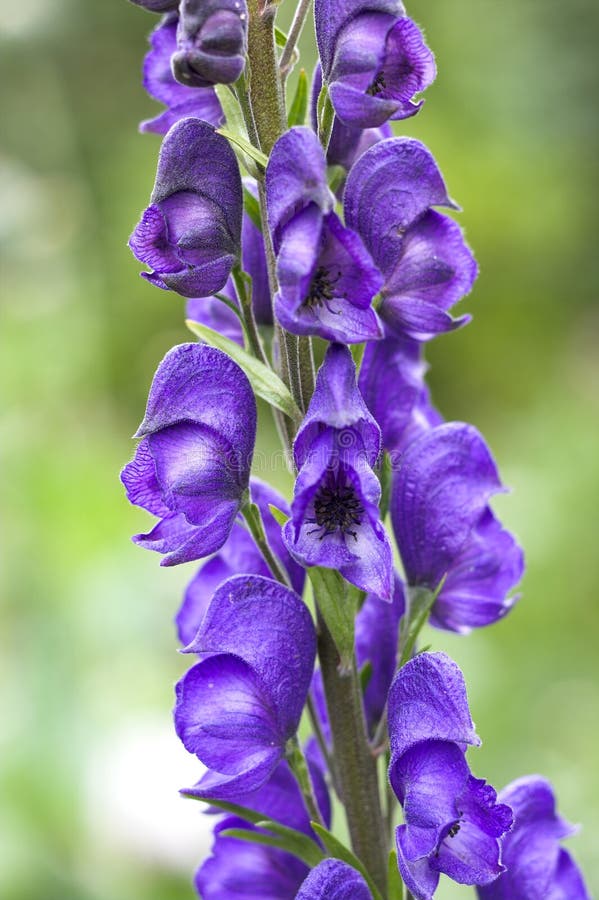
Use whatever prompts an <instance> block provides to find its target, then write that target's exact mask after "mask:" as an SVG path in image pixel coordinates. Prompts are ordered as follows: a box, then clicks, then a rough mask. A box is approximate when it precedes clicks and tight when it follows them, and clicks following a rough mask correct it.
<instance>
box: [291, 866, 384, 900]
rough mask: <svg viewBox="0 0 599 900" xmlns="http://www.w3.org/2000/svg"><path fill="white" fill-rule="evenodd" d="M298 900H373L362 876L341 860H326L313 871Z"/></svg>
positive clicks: (302, 887) (303, 885) (298, 895)
mask: <svg viewBox="0 0 599 900" xmlns="http://www.w3.org/2000/svg"><path fill="white" fill-rule="evenodd" d="M296 900H372V894H371V893H370V890H369V889H368V885H367V884H366V882H365V881H364V879H363V877H362V875H361V874H360V873H359V872H357V871H356V869H353V868H352V867H351V866H348V865H347V863H344V862H342V861H341V860H340V859H325V860H323V862H321V863H319V864H318V865H317V866H316V868H315V869H312V871H311V872H310V874H309V875H308V877H307V878H306V880H305V881H304V883H303V884H302V886H301V889H300V891H299V893H298V894H297V897H296Z"/></svg>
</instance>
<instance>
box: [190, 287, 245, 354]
mask: <svg viewBox="0 0 599 900" xmlns="http://www.w3.org/2000/svg"><path fill="white" fill-rule="evenodd" d="M220 293H222V294H223V295H224V296H225V297H228V299H229V300H231V302H232V303H234V304H235V306H238V303H237V297H236V295H235V286H234V285H233V281H232V279H231V278H229V280H228V281H227V283H226V285H225V286H224V288H223V289H222V291H220ZM185 317H186V318H187V319H191V321H192V322H199V323H200V324H201V325H206V326H207V327H208V328H212V330H213V331H217V332H218V333H219V334H222V335H223V337H226V338H229V340H230V341H235V343H236V344H239V345H240V346H241V347H243V328H242V327H241V321H240V319H239V317H238V316H237V315H235V313H234V312H233V310H232V309H231V308H230V307H228V306H227V304H226V303H223V301H222V300H220V299H219V298H218V297H193V298H190V299H189V300H188V301H187V304H186V313H185Z"/></svg>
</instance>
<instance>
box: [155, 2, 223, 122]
mask: <svg viewBox="0 0 599 900" xmlns="http://www.w3.org/2000/svg"><path fill="white" fill-rule="evenodd" d="M178 21H179V18H178V16H177V15H176V13H174V14H171V15H169V16H165V18H164V19H163V21H162V22H161V23H160V24H159V25H157V26H156V28H155V29H154V31H153V32H152V34H151V35H150V45H151V50H150V51H149V52H148V53H147V54H146V56H145V59H144V65H143V84H144V87H145V89H146V91H147V92H148V94H149V95H150V97H153V98H154V99H155V100H159V101H160V103H164V105H165V106H166V107H167V109H166V110H165V111H164V112H163V113H161V114H160V115H159V116H156V117H155V118H154V119H148V120H147V121H145V122H142V123H141V125H140V126H139V130H140V131H153V132H155V133H156V134H166V133H167V131H168V130H169V128H171V127H172V126H173V125H174V124H175V123H176V122H179V121H180V119H184V118H185V117H186V116H195V118H197V119H204V120H205V121H206V122H209V123H210V124H211V125H220V124H222V121H223V118H224V116H223V111H222V108H221V105H220V103H219V101H218V97H217V96H216V94H215V92H214V88H212V87H207V88H190V87H185V86H184V85H182V84H180V83H179V82H178V81H177V80H176V79H175V76H174V75H173V72H172V69H171V57H172V55H173V53H174V52H175V51H176V49H177V23H178Z"/></svg>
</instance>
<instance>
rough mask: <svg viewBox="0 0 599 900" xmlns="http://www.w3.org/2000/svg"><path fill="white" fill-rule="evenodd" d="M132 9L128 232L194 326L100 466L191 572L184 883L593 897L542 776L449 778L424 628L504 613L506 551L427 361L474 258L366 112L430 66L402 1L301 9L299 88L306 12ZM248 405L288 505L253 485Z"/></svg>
mask: <svg viewBox="0 0 599 900" xmlns="http://www.w3.org/2000/svg"><path fill="white" fill-rule="evenodd" d="M134 2H136V3H137V4H138V5H140V6H143V7H145V8H146V9H148V10H149V11H150V12H154V13H162V14H164V16H163V18H162V19H161V21H160V22H159V23H158V25H157V27H156V28H155V29H154V31H153V32H152V34H151V36H150V50H149V52H148V54H147V56H146V59H145V63H144V84H145V87H146V89H147V91H148V93H149V94H150V95H151V97H153V98H154V99H155V100H158V101H160V102H161V103H162V104H163V105H164V107H165V108H164V109H163V110H162V111H161V112H160V113H159V114H158V115H157V116H156V117H155V118H153V119H150V120H148V121H145V122H143V123H142V125H141V130H142V131H145V132H148V131H149V132H154V133H158V134H160V135H162V136H163V141H162V148H161V151H160V155H159V160H158V170H157V174H156V180H155V184H154V189H153V191H152V194H151V197H150V204H149V206H148V207H147V209H146V210H145V211H144V212H143V213H142V216H141V219H140V221H139V223H138V225H137V226H136V227H135V229H134V231H133V234H132V235H131V238H130V247H131V250H132V251H133V253H134V255H135V256H136V258H137V259H138V260H139V261H140V262H141V263H143V264H144V265H145V266H146V267H147V271H144V272H143V273H142V275H143V277H144V278H145V279H146V280H147V281H148V282H149V283H150V284H151V285H154V286H156V287H159V288H161V289H162V290H164V291H170V292H171V293H173V294H175V295H180V296H182V297H184V298H186V313H187V318H188V320H189V321H188V324H189V326H190V328H191V330H192V331H193V332H194V333H195V334H196V335H199V336H200V340H201V342H198V343H188V344H181V345H180V346H177V347H175V348H174V349H172V350H171V351H170V352H169V353H168V354H167V355H166V357H165V358H164V360H163V361H162V362H161V363H160V365H159V367H158V370H157V372H156V375H155V378H154V381H153V384H152V387H151V390H150V395H149V400H148V405H147V410H146V415H145V418H144V420H143V422H142V424H141V426H140V428H139V430H138V432H137V435H136V437H137V438H138V439H139V443H138V445H137V448H136V451H135V456H134V458H133V460H132V461H131V462H130V463H129V464H128V465H127V466H125V468H124V470H123V472H122V481H123V484H124V486H125V489H126V491H127V496H128V498H129V500H130V501H131V502H132V503H133V504H136V505H137V506H140V507H142V508H143V509H144V510H146V511H147V512H149V513H151V514H152V515H153V516H155V517H156V518H157V519H158V522H157V524H155V525H154V527H153V528H152V529H151V530H150V531H149V532H148V533H146V534H139V535H137V536H136V537H135V538H134V541H135V542H136V543H138V544H140V545H141V546H143V547H146V548H148V549H152V550H156V551H158V552H159V553H161V554H162V556H163V559H162V563H163V564H164V565H178V564H182V563H190V562H195V563H196V564H197V561H201V562H200V565H199V568H196V569H195V570H194V572H193V573H192V575H191V580H190V581H189V583H188V586H187V588H186V590H185V594H184V598H183V603H182V605H181V607H180V609H179V611H178V613H177V614H176V627H177V632H178V636H179V639H180V641H181V644H182V645H183V650H182V652H183V653H185V654H193V655H194V656H195V657H196V661H195V662H194V664H193V665H192V666H191V668H190V669H189V671H187V673H186V674H185V675H184V676H183V677H182V678H181V680H180V681H179V683H178V684H177V687H176V702H175V710H174V718H175V727H176V731H177V734H178V736H179V738H180V739H181V741H182V743H183V745H184V746H185V748H186V749H187V750H188V751H189V752H190V753H192V754H195V755H196V756H197V757H198V759H199V760H200V761H201V763H202V764H203V766H204V774H203V775H202V776H201V778H200V780H199V781H198V782H197V784H195V785H194V786H192V787H188V788H186V789H184V790H183V794H184V795H185V796H187V797H193V798H195V799H198V800H201V801H204V802H205V803H207V804H208V807H209V812H211V813H212V814H213V815H215V818H214V821H215V822H216V825H215V828H214V843H213V848H212V853H211V855H210V857H209V858H208V859H207V860H205V861H204V862H203V863H202V865H201V866H200V868H199V870H198V872H197V875H196V880H195V887H196V889H197V892H198V894H199V895H200V896H201V897H204V898H206V900H234V898H240V900H241V898H242V897H244V898H256V900H258V898H262V900H264V898H267V900H293V898H296V897H297V898H299V900H318V898H322V900H389V898H390V897H392V896H393V897H395V896H399V893H398V892H400V891H401V890H402V884H403V886H405V889H406V891H407V892H408V896H410V897H411V898H413V900H431V898H432V897H433V896H434V894H435V891H436V889H437V885H438V883H439V879H440V876H441V875H445V876H447V877H449V878H450V879H452V880H453V881H455V882H457V883H459V884H462V885H469V886H475V887H476V889H477V891H478V894H479V897H480V898H481V900H516V898H525V897H526V900H548V898H555V900H557V898H562V897H563V898H565V897H568V898H570V900H586V898H587V897H588V894H587V891H586V888H585V886H584V882H583V879H582V876H581V874H580V872H579V870H578V868H577V866H576V864H575V863H574V861H573V859H572V857H571V856H570V855H569V853H568V852H567V851H566V850H564V849H563V848H562V847H561V845H560V841H561V839H562V838H565V837H567V836H568V835H569V834H570V833H571V828H570V826H569V825H568V824H567V823H566V822H564V820H562V819H561V818H560V817H559V816H558V815H557V813H556V811H555V800H554V796H553V792H552V788H551V786H550V785H549V784H548V783H547V782H546V781H545V780H544V779H542V778H541V777H539V776H531V777H528V778H523V779H520V780H519V781H516V782H514V783H513V784H512V785H510V786H508V787H507V788H506V789H505V790H504V791H503V792H502V793H500V794H499V796H497V794H496V792H495V790H494V788H493V787H491V786H490V785H489V784H487V783H486V782H485V781H483V780H481V779H478V778H476V777H475V776H474V775H473V774H472V772H471V770H470V762H469V758H468V756H467V751H468V748H469V747H476V746H478V745H479V744H480V739H479V737H478V736H477V734H476V731H475V729H474V725H473V722H472V719H471V715H470V710H469V706H468V700H467V695H466V687H465V683H464V678H463V675H462V673H461V671H460V669H459V668H458V666H457V665H456V663H455V662H453V661H452V660H451V659H450V658H449V657H448V656H446V655H445V654H443V653H438V652H427V651H424V652H423V651H419V646H418V642H419V640H420V632H421V629H422V628H423V626H424V625H425V624H426V623H427V622H429V623H430V624H431V625H432V626H434V627H435V628H437V629H444V630H446V631H451V632H457V633H459V634H466V633H468V632H470V631H472V630H474V629H477V628H481V627H487V626H490V625H492V624H494V623H496V622H497V621H498V620H500V619H502V618H503V617H504V616H506V615H507V613H508V612H510V610H511V609H513V607H514V604H515V600H516V596H515V595H514V594H513V593H512V592H513V590H514V589H515V588H516V586H517V585H518V583H519V581H520V579H521V577H522V574H523V570H524V560H523V554H522V550H521V548H520V546H519V544H518V542H517V539H516V538H515V537H514V535H512V534H511V533H510V532H509V531H508V530H506V529H505V528H504V527H503V525H502V524H501V523H500V522H499V520H498V519H497V518H496V516H495V513H494V512H493V510H492V507H491V505H490V504H491V501H492V498H493V496H494V495H495V494H496V493H497V492H500V491H503V490H504V487H503V484H502V481H501V478H500V476H499V472H498V469H497V465H496V463H495V461H494V459H493V456H492V454H491V451H490V450H489V448H488V446H487V444H486V442H485V440H484V438H483V436H482V435H481V434H480V433H479V432H478V431H477V430H476V429H475V428H474V427H473V426H471V425H469V424H466V423H462V422H446V421H444V419H443V417H442V415H441V413H440V412H439V411H438V410H437V409H436V408H435V406H434V405H433V403H432V400H431V397H430V392H429V389H428V386H427V384H426V380H425V378H426V372H427V365H426V361H425V351H426V346H427V344H428V343H429V342H430V341H432V340H435V339H436V338H438V337H439V336H440V335H443V334H446V333H450V332H452V331H454V330H455V329H457V328H459V327H462V326H464V325H466V324H467V323H468V322H469V321H470V316H469V315H468V314H463V313H462V314H458V315H456V314H455V313H454V311H453V309H454V307H455V306H456V304H458V303H459V302H460V301H461V300H462V299H463V298H465V297H466V296H467V295H468V294H469V292H470V291H471V289H472V287H473V284H474V282H475V279H476V277H477V271H478V270H477V264H476V262H475V260H474V256H473V254H472V252H471V250H470V248H469V246H468V244H467V243H466V241H465V238H464V234H463V231H462V229H461V227H460V225H459V224H458V223H457V221H456V219H455V218H454V214H455V212H456V211H458V209H459V207H457V205H456V204H455V202H454V201H453V200H452V199H451V197H450V195H449V192H448V189H447V187H446V184H445V181H444V178H443V176H442V174H441V172H440V169H439V167H438V165H437V163H436V161H435V159H434V157H433V155H432V153H431V152H430V150H429V149H428V148H427V147H425V146H424V144H422V143H421V142H420V141H418V140H415V139H413V138H411V137H409V136H403V137H398V136H394V134H393V132H392V130H391V124H390V123H391V122H392V121H396V120H408V119H410V117H412V116H414V115H415V114H417V113H418V112H419V110H420V109H421V108H422V105H423V99H422V98H421V97H420V96H419V95H420V94H421V93H422V92H423V91H424V90H426V88H427V87H429V85H430V84H431V83H432V82H433V80H434V78H435V76H436V67H435V61H434V57H433V54H432V52H431V50H430V49H429V48H428V46H427V44H426V42H425V40H424V37H423V34H422V32H421V30H420V28H419V27H418V26H417V25H416V24H415V23H414V22H413V21H412V20H411V19H410V18H409V17H408V16H407V15H406V12H405V9H404V7H403V5H402V3H401V2H400V0H347V2H343V3H341V2H337V0H315V37H316V42H317V46H318V54H319V59H318V62H317V65H316V66H315V69H314V72H313V73H312V88H311V96H310V97H309V96H308V94H309V79H308V78H307V76H306V74H305V73H302V75H301V76H300V78H299V80H298V85H297V88H296V93H295V95H294V96H293V98H292V97H291V94H290V93H289V96H287V95H286V92H285V90H286V88H287V89H288V84H289V82H288V78H287V76H288V75H289V72H290V70H291V69H292V68H293V66H294V64H295V62H296V60H297V55H298V53H297V47H296V43H297V39H298V36H299V33H300V31H301V28H302V26H303V24H304V19H305V18H306V14H307V10H308V7H309V3H308V2H306V0H299V3H298V7H297V11H296V15H295V18H294V21H293V24H292V27H291V31H290V34H289V36H288V37H286V36H285V35H282V33H281V32H280V30H278V29H277V30H275V24H274V20H275V16H276V6H277V4H270V3H262V2H261V0H248V2H247V3H246V0H134ZM223 86H224V87H223ZM288 99H289V100H290V103H289V106H288V105H287V100H288ZM307 120H309V122H310V124H307ZM285 122H287V127H285V125H284V123H285ZM403 127H405V126H403ZM440 209H441V210H445V211H444V212H442V211H439V210H440ZM158 296H159V295H158V294H156V293H155V294H154V297H158ZM317 361H318V362H319V363H320V365H318V366H317V364H316V363H317ZM256 398H260V399H261V401H263V403H264V409H266V408H268V407H269V408H270V411H271V412H272V414H273V417H274V423H275V425H276V429H277V432H278V434H279V436H280V437H281V440H282V442H283V450H284V451H285V454H286V458H287V459H288V461H289V469H290V474H291V475H292V477H293V480H294V485H293V491H292V496H291V490H290V491H289V499H288V498H287V497H285V496H284V495H283V494H282V493H281V492H280V491H279V490H278V489H276V488H275V486H274V485H272V484H269V483H268V481H265V480H261V479H260V478H257V477H255V475H253V474H252V462H253V457H254V445H255V440H256V424H257V403H256ZM260 474H263V473H260ZM389 526H390V527H389ZM393 538H394V543H395V547H396V550H397V553H394V546H393V540H392V539H393ZM399 566H401V571H400V570H399ZM300 735H301V740H300ZM382 761H384V762H385V766H384V767H383V766H381V765H379V763H380V762H382ZM384 768H385V769H386V775H387V780H388V784H387V798H388V806H389V808H388V810H385V812H386V814H385V815H384V814H383V809H382V804H381V796H382V794H383V791H382V790H381V785H380V783H379V781H380V777H381V775H382V773H383V769H384ZM330 792H335V794H336V796H337V800H338V803H337V805H336V806H337V809H339V810H343V812H344V815H345V817H346V824H347V833H348V834H349V845H348V846H345V845H344V844H343V843H342V842H341V841H340V839H339V838H338V837H337V836H335V834H334V832H333V831H331V828H332V827H336V825H337V822H336V821H332V812H331V811H332V809H333V808H335V805H334V804H332V803H331V798H330ZM400 811H401V819H400ZM400 821H401V824H398V823H399V822H400ZM389 852H391V853H392V859H393V865H392V866H391V867H390V868H389V866H388V856H389ZM389 879H390V880H389ZM390 882H391V883H390Z"/></svg>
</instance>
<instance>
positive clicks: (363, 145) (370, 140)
mask: <svg viewBox="0 0 599 900" xmlns="http://www.w3.org/2000/svg"><path fill="white" fill-rule="evenodd" d="M321 90H322V69H321V67H320V63H317V65H316V68H315V69H314V77H313V79H312V91H311V96H310V119H311V123H312V128H313V129H314V131H317V130H318V122H317V110H318V97H319V95H320V91H321ZM392 134H393V132H392V130H391V126H390V125H389V124H388V123H387V122H386V123H385V124H384V125H382V126H381V127H380V128H366V129H364V128H355V127H353V126H351V125H344V124H343V123H342V122H340V121H339V119H338V118H337V116H335V119H334V121H333V129H332V131H331V137H330V139H329V144H328V147H327V163H328V164H329V166H342V167H343V168H344V169H345V170H346V171H348V172H349V170H350V169H351V167H352V166H353V164H354V163H355V161H356V160H357V159H359V158H360V157H361V156H362V154H363V153H366V151H367V150H368V149H369V148H370V147H372V146H373V145H374V144H378V142H379V141H382V140H383V139H384V138H388V137H391V136H392Z"/></svg>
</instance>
